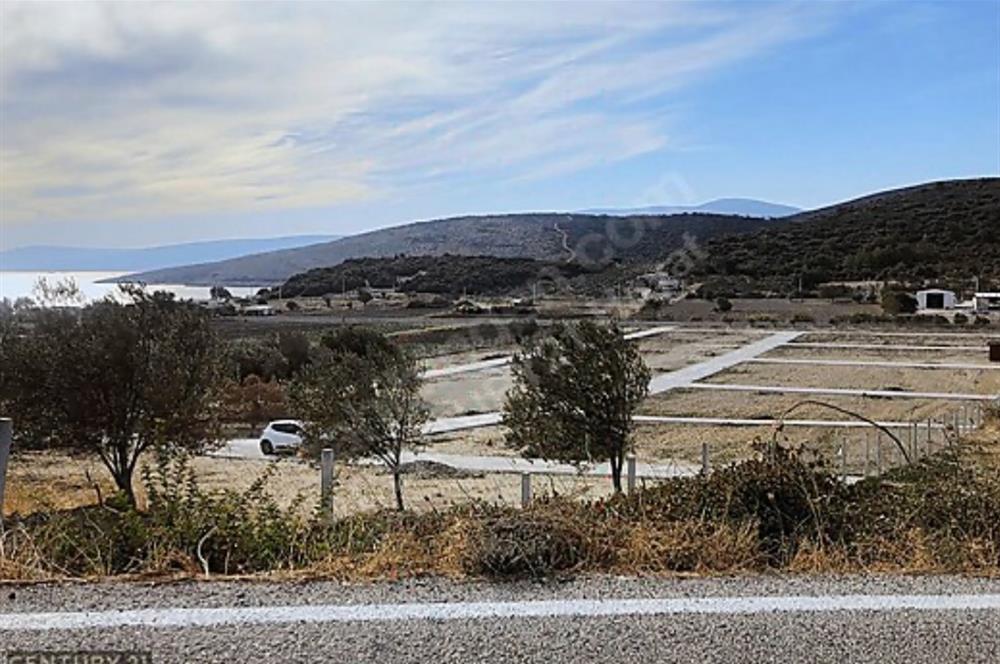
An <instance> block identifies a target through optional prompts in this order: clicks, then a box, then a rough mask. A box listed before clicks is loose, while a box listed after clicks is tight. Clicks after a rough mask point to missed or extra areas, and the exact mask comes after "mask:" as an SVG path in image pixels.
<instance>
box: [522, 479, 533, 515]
mask: <svg viewBox="0 0 1000 664" xmlns="http://www.w3.org/2000/svg"><path fill="white" fill-rule="evenodd" d="M530 504H531V473H521V507H527V506H528V505H530Z"/></svg>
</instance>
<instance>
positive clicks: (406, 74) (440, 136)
mask: <svg viewBox="0 0 1000 664" xmlns="http://www.w3.org/2000/svg"><path fill="white" fill-rule="evenodd" d="M815 13H816V12H815V11H813V10H812V9H810V8H808V7H803V6H798V5H795V6H792V7H791V8H789V7H788V6H784V5H766V4H764V5H761V4H754V5H752V6H749V7H748V6H746V5H743V6H738V5H721V6H716V5H703V4H697V5H696V4H694V3H676V4H663V3H656V4H644V3H574V4H569V3H556V4H541V3H499V2H493V3H468V4H461V5H459V4H416V3H401V4H389V3H364V4H347V3H301V4H299V3H281V4H262V3H245V4H239V5H235V4H222V3H199V4H194V3H170V4H167V3H155V4H135V3H129V4H124V3H122V4H110V3H109V4H77V3H72V4H71V3H67V4H51V5H43V4H35V3H32V4H17V3H11V2H6V3H4V4H3V5H2V16H0V25H2V28H0V29H2V52H0V93H2V102H0V111H2V128H0V129H2V132H0V197H2V199H0V213H2V216H3V220H4V223H26V222H30V221H32V220H36V219H69V218H73V219H88V218H90V219H93V218H109V217H128V218H135V217H142V216H159V217H162V216H165V215H170V214H181V213H187V212H211V211H220V212H234V211H240V210H261V209H268V208H290V207H318V206H329V205H335V204H338V203H344V202H355V201H358V200H363V199H366V198H374V197H378V196H380V195H382V194H383V193H385V192H387V191H391V190H394V189H397V188H399V187H405V186H419V185H420V183H422V182H427V181H437V180H441V179H445V178H448V177H452V176H462V177H469V176H477V177H489V178H498V179H511V180H514V179H523V178H545V177H549V176H551V175H553V174H556V173H561V172H566V171H572V170H577V169H583V168H587V167H589V166H592V165H594V164H598V163H607V162H613V161H617V160H622V159H627V158H629V157H632V156H635V155H638V154H642V153H645V152H649V151H654V150H660V149H663V148H664V147H668V146H669V145H670V144H671V142H672V140H673V139H672V136H671V126H670V116H669V114H665V113H663V112H662V110H657V109H658V108H662V107H657V106H655V105H654V106H650V105H648V104H638V103H636V102H637V100H642V99H649V98H659V97H661V96H664V95H670V94H671V93H672V92H674V91H676V90H679V89H681V88H683V87H684V86H686V85H689V84H691V83H692V82H695V81H698V80H699V79H700V78H701V77H703V76H707V75H710V74H711V73H712V72H713V71H715V70H717V69H719V68H720V67H725V66H726V65H728V64H731V63H734V62H738V61H741V60H744V59H746V58H750V57H753V56H755V55H758V54H759V53H761V52H762V51H765V50H766V49H769V48H772V47H774V46H776V45H779V44H781V43H784V42H786V41H788V40H791V39H795V38H797V37H800V36H801V35H802V34H803V33H804V32H806V31H808V30H810V29H812V28H811V26H815V21H816V16H815Z"/></svg>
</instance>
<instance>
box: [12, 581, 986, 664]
mask: <svg viewBox="0 0 1000 664" xmlns="http://www.w3.org/2000/svg"><path fill="white" fill-rule="evenodd" d="M0 590H2V593H0V650H4V651H7V652H10V651H14V650H19V649H45V650H59V651H68V650H76V649H89V650H131V651H135V650H139V651H148V652H150V653H152V656H153V660H152V661H156V662H174V661H176V662H243V661H255V662H260V661H264V662H272V661H273V662H316V661H337V662H343V663H345V664H346V663H353V662H369V661H372V662H375V661H377V662H435V663H441V664H443V663H446V662H463V663H464V662H545V663H546V664H559V663H562V662H567V663H569V662H573V663H576V662H616V663H621V662H695V661H698V662H782V663H794V662H810V663H813V662H868V661H878V662H886V663H892V662H901V663H902V662H905V663H908V664H920V663H922V662H933V663H934V664H945V663H947V662H996V661H998V656H1000V581H997V580H993V581H989V580H973V579H958V578H934V577H923V578H899V577H876V578H867V579H866V578H805V577H791V578H767V577H754V578H728V579H708V580H705V579H702V580H648V579H647V580H641V579H640V580H637V579H631V580H627V579H615V578H595V579H587V580H577V581H572V582H561V583H558V582H553V583H546V584H531V583H518V584H485V583H465V584H461V583H453V582H448V581H441V580H422V581H408V582H405V583H402V582H401V583H393V584H373V585H340V584H335V583H325V582H303V583H232V582H225V583H178V584H168V585H159V586H150V585H143V584H123V583H109V584H97V585H84V584H68V585H43V586H26V587H16V586H6V587H3V588H0ZM40 612H44V613H40ZM71 624H76V625H77V628H75V629H67V628H66V627H67V625H71ZM123 625H125V626H123ZM0 661H3V660H0Z"/></svg>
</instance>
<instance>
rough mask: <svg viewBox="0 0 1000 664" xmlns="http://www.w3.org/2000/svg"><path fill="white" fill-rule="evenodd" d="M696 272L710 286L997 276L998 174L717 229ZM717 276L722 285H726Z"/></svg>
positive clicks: (785, 286) (785, 287)
mask: <svg viewBox="0 0 1000 664" xmlns="http://www.w3.org/2000/svg"><path fill="white" fill-rule="evenodd" d="M707 250H708V255H707V257H706V258H705V259H704V260H703V261H701V262H700V263H699V264H698V265H697V266H696V267H695V273H696V274H699V275H701V276H703V277H706V278H709V279H712V278H714V279H715V281H716V284H717V285H716V287H715V290H726V289H728V290H729V291H730V292H732V293H734V294H738V293H739V292H740V291H745V290H776V291H779V292H791V291H792V290H795V289H796V288H797V284H798V280H799V278H800V277H802V278H803V282H804V286H805V287H806V288H811V287H813V286H814V285H815V284H818V283H822V282H826V281H863V280H893V281H900V282H904V283H928V282H939V283H964V284H966V285H968V284H970V283H971V281H972V277H975V276H978V277H981V278H982V279H983V280H984V285H985V283H986V280H1000V178H981V179H974V180H950V181H944V182H933V183H929V184H924V185H918V186H915V187H907V188H905V189H897V190H894V191H888V192H883V193H880V194H875V195H872V196H867V197H865V198H860V199H857V200H854V201H850V202H847V203H842V204H839V205H833V206H830V207H827V208H822V209H819V210H814V211H811V212H804V213H802V214H798V215H795V216H793V217H790V218H788V219H786V220H782V221H781V222H779V223H778V224H775V225H773V226H771V227H769V228H766V229H762V230H757V231H756V232H751V233H745V234H741V235H732V236H727V237H717V238H714V239H713V240H711V241H709V242H708V244H707ZM719 284H727V285H726V286H725V287H723V286H720V285H719Z"/></svg>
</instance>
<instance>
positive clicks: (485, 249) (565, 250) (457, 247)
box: [120, 213, 778, 286]
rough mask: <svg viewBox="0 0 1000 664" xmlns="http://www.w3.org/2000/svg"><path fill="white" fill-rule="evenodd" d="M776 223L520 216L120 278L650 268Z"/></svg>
mask: <svg viewBox="0 0 1000 664" xmlns="http://www.w3.org/2000/svg"><path fill="white" fill-rule="evenodd" d="M774 223H778V221H776V220H770V219H757V218H754V217H739V216H732V215H718V214H675V215H666V216H657V215H636V216H624V217H618V216H606V215H588V214H558V213H528V214H506V215H490V216H481V217H454V218H450V219H437V220H434V221H423V222H417V223H412V224H405V225H403V226H396V227H393V228H384V229H380V230H376V231H370V232H368V233H362V234H360V235H353V236H350V237H344V238H340V239H338V240H335V241H333V242H324V243H320V244H314V245H310V246H308V247H298V248H295V249H286V250H282V251H272V252H267V253H262V254H251V255H249V256H241V257H239V258H233V259H230V260H226V261H219V262H215V263H201V264H198V265H186V266H181V267H174V268H168V269H164V270H156V271H152V272H144V273H141V274H134V275H127V276H125V277H120V279H121V280H124V281H142V282H144V283H149V284H191V285H207V286H211V285H215V284H225V285H230V286H236V285H261V284H279V283H282V282H283V281H285V280H286V279H288V278H289V277H291V276H293V275H296V274H299V273H302V272H306V271H308V270H311V269H314V268H323V267H332V266H335V265H338V264H340V263H342V262H344V261H346V260H349V259H351V258H391V257H393V256H399V255H407V256H443V255H445V254H454V255H464V256H497V257H504V258H532V259H535V260H540V261H555V262H562V261H566V260H567V259H570V258H572V259H574V260H575V261H577V262H581V263H586V264H597V265H606V264H608V263H610V262H613V261H616V260H617V261H622V262H628V263H637V262H642V261H656V260H659V259H661V258H662V257H664V256H667V255H668V254H670V252H671V251H673V250H675V249H678V248H680V247H682V246H684V237H685V235H689V236H692V237H694V238H696V239H697V241H698V242H699V243H704V242H705V241H706V240H708V239H709V238H711V237H715V236H717V235H719V234H722V233H735V232H743V231H747V230H751V229H755V228H760V227H761V226H765V225H771V224H774Z"/></svg>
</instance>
